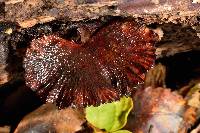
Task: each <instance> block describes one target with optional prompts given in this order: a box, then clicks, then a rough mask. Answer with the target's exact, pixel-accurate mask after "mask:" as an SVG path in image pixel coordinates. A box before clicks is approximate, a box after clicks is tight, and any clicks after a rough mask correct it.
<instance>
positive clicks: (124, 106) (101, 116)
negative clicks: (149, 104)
mask: <svg viewBox="0 0 200 133" xmlns="http://www.w3.org/2000/svg"><path fill="white" fill-rule="evenodd" d="M132 108H133V101H132V99H131V98H129V97H122V98H121V99H120V101H115V102H112V103H106V104H101V105H100V106H98V107H94V106H90V107H87V108H86V119H87V121H88V122H90V123H91V124H92V125H93V126H95V127H97V128H99V129H105V130H106V131H108V132H114V131H117V130H119V129H121V128H122V127H124V126H125V124H126V122H127V117H128V114H129V112H130V111H131V109H132Z"/></svg>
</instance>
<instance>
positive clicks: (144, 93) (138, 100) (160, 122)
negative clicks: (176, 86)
mask: <svg viewBox="0 0 200 133" xmlns="http://www.w3.org/2000/svg"><path fill="white" fill-rule="evenodd" d="M185 104H186V102H185V100H184V99H183V98H182V97H181V96H180V95H178V94H177V93H175V92H171V91H170V89H165V88H161V87H159V88H152V87H148V88H146V89H140V90H138V91H137V92H136V94H135V96H134V109H133V112H131V113H130V115H129V119H128V123H127V125H126V127H125V129H128V130H130V131H132V132H134V133H170V132H174V133H176V132H178V131H179V128H180V127H182V125H183V124H184V123H185V121H184V119H183V118H182V115H183V113H184V109H185Z"/></svg>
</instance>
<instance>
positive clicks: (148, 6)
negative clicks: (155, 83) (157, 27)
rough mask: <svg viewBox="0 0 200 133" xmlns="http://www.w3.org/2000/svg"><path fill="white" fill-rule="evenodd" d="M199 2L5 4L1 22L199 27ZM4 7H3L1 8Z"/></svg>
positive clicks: (9, 0) (29, 0)
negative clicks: (105, 19)
mask: <svg viewBox="0 0 200 133" xmlns="http://www.w3.org/2000/svg"><path fill="white" fill-rule="evenodd" d="M198 2H199V1H198V0H133V1H128V0H51V1H50V0H5V3H4V5H5V13H4V17H3V18H1V19H0V20H1V21H12V22H13V21H15V22H18V23H19V24H20V25H21V26H25V27H26V26H32V25H35V24H37V23H44V22H49V21H52V20H55V19H68V20H71V21H77V20H84V19H88V18H89V19H96V18H99V17H100V16H106V15H112V16H133V17H135V18H138V19H142V20H143V21H146V23H147V22H149V23H152V22H159V23H162V22H182V23H187V24H188V23H189V24H191V23H192V24H195V23H198V19H199V18H198V15H199V11H200V8H199V7H200V5H199V4H198ZM1 6H3V4H2V5H1Z"/></svg>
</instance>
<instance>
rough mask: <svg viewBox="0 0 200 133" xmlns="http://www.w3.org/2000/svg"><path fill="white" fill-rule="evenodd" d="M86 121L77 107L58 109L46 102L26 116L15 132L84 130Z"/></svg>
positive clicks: (68, 132) (60, 132)
mask: <svg viewBox="0 0 200 133" xmlns="http://www.w3.org/2000/svg"><path fill="white" fill-rule="evenodd" d="M84 122H85V119H84V117H82V115H81V113H80V112H78V111H77V110H75V109H72V108H66V109H62V110H58V109H57V107H56V106H55V105H53V104H45V105H42V106H41V107H40V108H38V109H36V110H35V111H33V112H32V113H30V114H28V115H27V116H25V117H24V119H23V120H22V121H21V122H20V123H19V125H18V127H17V129H16V130H15V133H25V132H52V133H54V132H56V133H75V132H77V131H80V130H82V128H83V127H82V124H83V123H84Z"/></svg>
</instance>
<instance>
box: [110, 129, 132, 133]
mask: <svg viewBox="0 0 200 133" xmlns="http://www.w3.org/2000/svg"><path fill="white" fill-rule="evenodd" d="M112 133H132V132H130V131H128V130H118V131H115V132H112Z"/></svg>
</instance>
